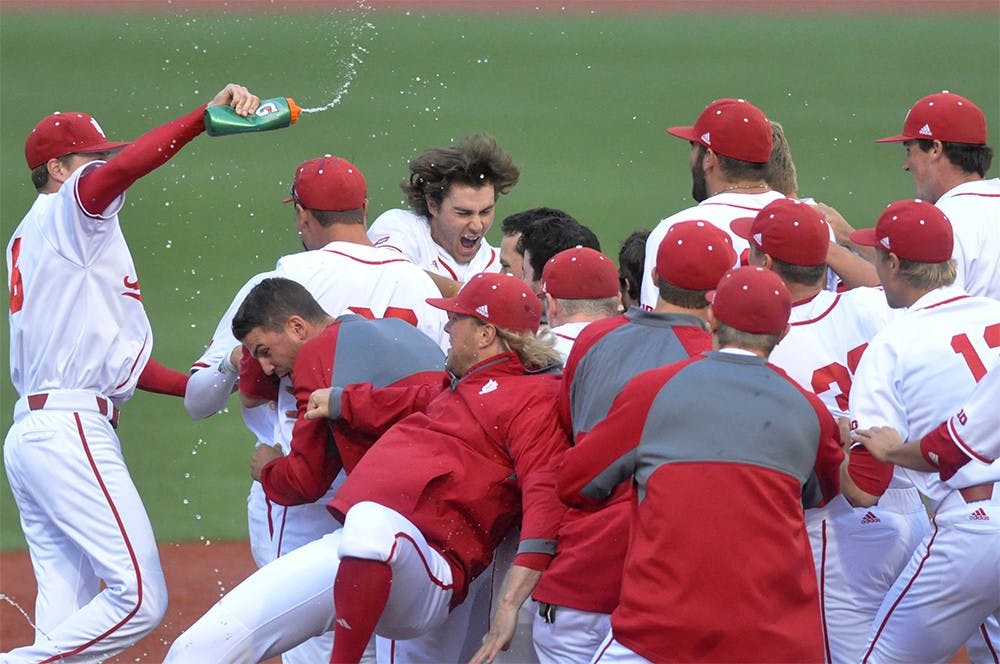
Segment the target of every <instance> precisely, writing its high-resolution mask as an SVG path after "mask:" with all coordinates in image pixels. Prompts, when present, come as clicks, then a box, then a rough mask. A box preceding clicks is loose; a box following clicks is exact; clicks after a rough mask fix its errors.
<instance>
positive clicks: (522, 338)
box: [496, 327, 562, 369]
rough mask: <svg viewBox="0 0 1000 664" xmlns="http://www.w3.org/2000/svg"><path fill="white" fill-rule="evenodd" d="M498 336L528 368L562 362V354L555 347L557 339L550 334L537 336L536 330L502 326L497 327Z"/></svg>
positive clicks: (540, 367) (539, 367)
mask: <svg viewBox="0 0 1000 664" xmlns="http://www.w3.org/2000/svg"><path fill="white" fill-rule="evenodd" d="M496 330H497V336H498V337H500V339H501V340H502V341H503V342H504V343H505V344H507V347H508V348H510V349H511V351H513V352H514V353H515V354H516V355H517V356H518V358H520V360H521V364H523V365H524V366H525V367H526V368H528V369H544V368H546V367H551V366H554V365H561V364H562V356H561V355H560V354H559V352H558V351H557V350H556V348H555V340H554V339H553V338H552V337H551V336H550V335H545V336H542V337H540V336H537V335H536V334H535V333H534V332H513V331H511V330H507V329H504V328H502V327H498V328H496Z"/></svg>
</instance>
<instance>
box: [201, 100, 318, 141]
mask: <svg viewBox="0 0 1000 664" xmlns="http://www.w3.org/2000/svg"><path fill="white" fill-rule="evenodd" d="M300 113H302V109H301V108H300V107H299V106H298V105H297V104H296V103H295V100H294V99H292V98H291V97H275V98H273V99H261V100H260V106H258V107H257V111H256V112H255V113H251V114H250V115H248V116H246V117H245V118H244V117H242V116H240V115H238V114H237V113H236V111H234V110H233V109H232V108H230V107H229V106H226V105H219V106H209V107H208V108H206V109H205V132H206V133H207V134H208V135H209V136H228V135H229V134H244V133H247V132H251V131H269V130H271V129H281V128H282V127H287V126H288V125H291V124H295V121H296V120H298V119H299V114H300Z"/></svg>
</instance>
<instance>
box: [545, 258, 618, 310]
mask: <svg viewBox="0 0 1000 664" xmlns="http://www.w3.org/2000/svg"><path fill="white" fill-rule="evenodd" d="M542 292H543V293H548V294H549V295H551V296H552V297H554V298H557V299H560V300H597V299H600V298H605V297H614V296H615V295H617V294H618V269H617V268H616V267H615V264H614V263H612V262H611V259H610V258H608V257H607V256H605V255H604V254H602V253H601V252H599V251H596V250H594V249H590V248H589V247H581V246H576V247H574V248H572V249H566V250H565V251H560V252H559V253H558V254H556V255H555V256H553V257H552V258H550V259H549V261H548V262H547V263H546V264H545V268H544V269H543V270H542Z"/></svg>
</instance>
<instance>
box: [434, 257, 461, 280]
mask: <svg viewBox="0 0 1000 664" xmlns="http://www.w3.org/2000/svg"><path fill="white" fill-rule="evenodd" d="M438 263H440V264H441V267H443V268H444V269H446V270H448V274H450V275H451V278H452V279H453V280H454V281H459V278H458V273H457V272H455V271H454V270H453V269H451V266H449V265H448V264H447V263H445V262H444V261H443V260H441V259H440V258H438Z"/></svg>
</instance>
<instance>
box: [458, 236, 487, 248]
mask: <svg viewBox="0 0 1000 664" xmlns="http://www.w3.org/2000/svg"><path fill="white" fill-rule="evenodd" d="M481 239H482V236H481V235H463V236H461V237H460V238H458V241H459V243H461V245H462V248H463V249H475V248H476V247H478V246H479V241H480V240H481Z"/></svg>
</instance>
